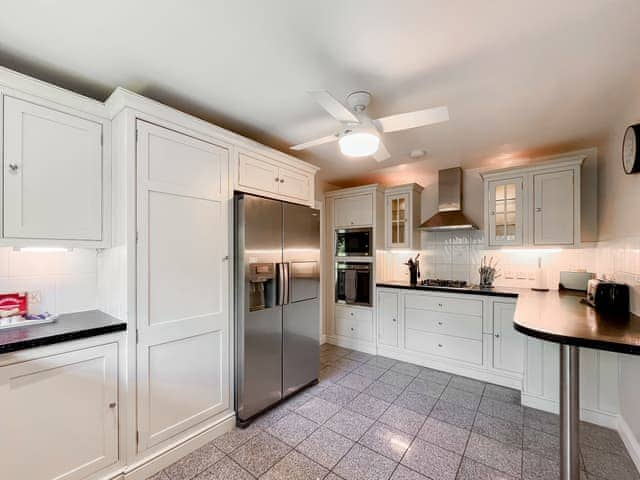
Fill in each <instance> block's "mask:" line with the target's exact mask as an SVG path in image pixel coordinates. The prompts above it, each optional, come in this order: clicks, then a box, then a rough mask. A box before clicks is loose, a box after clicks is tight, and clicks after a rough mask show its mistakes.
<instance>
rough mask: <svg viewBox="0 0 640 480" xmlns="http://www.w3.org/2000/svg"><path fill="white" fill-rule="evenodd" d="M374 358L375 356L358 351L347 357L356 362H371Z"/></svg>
mask: <svg viewBox="0 0 640 480" xmlns="http://www.w3.org/2000/svg"><path fill="white" fill-rule="evenodd" d="M372 357H373V355H371V354H370V353H365V352H358V351H357V350H354V351H353V352H351V353H349V354H348V355H347V358H348V359H350V360H355V361H356V362H367V361H369V360H371V358H372Z"/></svg>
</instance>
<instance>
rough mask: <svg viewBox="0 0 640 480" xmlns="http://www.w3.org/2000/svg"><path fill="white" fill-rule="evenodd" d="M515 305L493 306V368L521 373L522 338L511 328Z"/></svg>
mask: <svg viewBox="0 0 640 480" xmlns="http://www.w3.org/2000/svg"><path fill="white" fill-rule="evenodd" d="M515 308H516V306H515V304H513V303H500V302H494V304H493V368H497V369H499V370H505V371H508V372H512V373H522V372H523V363H524V337H523V336H522V335H521V334H520V333H518V332H517V331H516V330H515V329H514V328H513V315H514V313H515Z"/></svg>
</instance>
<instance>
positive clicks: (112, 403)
mask: <svg viewBox="0 0 640 480" xmlns="http://www.w3.org/2000/svg"><path fill="white" fill-rule="evenodd" d="M117 405H118V404H117V403H116V402H111V403H110V404H109V408H116V406H117Z"/></svg>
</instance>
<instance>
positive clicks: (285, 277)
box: [282, 262, 289, 305]
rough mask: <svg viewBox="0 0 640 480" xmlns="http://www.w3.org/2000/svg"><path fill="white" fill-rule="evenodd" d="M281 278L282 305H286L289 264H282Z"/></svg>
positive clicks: (287, 299) (287, 301) (287, 300)
mask: <svg viewBox="0 0 640 480" xmlns="http://www.w3.org/2000/svg"><path fill="white" fill-rule="evenodd" d="M282 278H283V280H284V285H283V290H284V292H283V299H282V304H283V305H286V304H288V303H289V262H284V263H283V264H282Z"/></svg>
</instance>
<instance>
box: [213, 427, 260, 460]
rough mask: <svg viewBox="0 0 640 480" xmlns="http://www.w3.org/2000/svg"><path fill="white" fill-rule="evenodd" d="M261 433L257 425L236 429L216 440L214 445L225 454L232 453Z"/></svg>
mask: <svg viewBox="0 0 640 480" xmlns="http://www.w3.org/2000/svg"><path fill="white" fill-rule="evenodd" d="M260 431H261V430H260V429H259V428H258V427H256V426H255V424H252V425H249V426H248V427H247V428H238V427H235V428H234V429H233V430H231V431H230V432H227V433H225V434H224V435H221V436H219V437H218V438H216V439H215V440H214V441H213V444H214V445H215V446H216V447H218V448H219V449H220V450H222V451H223V452H225V453H231V452H233V451H234V450H235V449H236V448H238V447H239V446H240V445H242V444H243V443H245V442H247V441H248V440H249V439H251V438H253V437H255V436H256V435H257V434H259V433H260Z"/></svg>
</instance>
